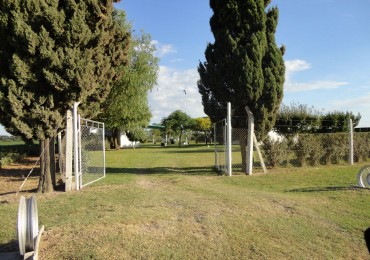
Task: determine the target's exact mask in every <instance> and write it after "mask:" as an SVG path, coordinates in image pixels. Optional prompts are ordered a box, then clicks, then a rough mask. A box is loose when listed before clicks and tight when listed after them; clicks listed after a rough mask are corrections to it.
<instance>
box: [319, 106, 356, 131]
mask: <svg viewBox="0 0 370 260" xmlns="http://www.w3.org/2000/svg"><path fill="white" fill-rule="evenodd" d="M349 118H350V119H352V123H353V126H354V127H356V126H357V125H358V124H359V123H360V120H361V114H360V113H358V114H357V116H356V115H354V114H353V113H352V112H348V111H347V112H342V111H333V112H328V113H326V114H325V115H324V116H323V117H322V118H321V127H320V129H319V131H318V132H320V133H338V132H347V131H348V119H349Z"/></svg>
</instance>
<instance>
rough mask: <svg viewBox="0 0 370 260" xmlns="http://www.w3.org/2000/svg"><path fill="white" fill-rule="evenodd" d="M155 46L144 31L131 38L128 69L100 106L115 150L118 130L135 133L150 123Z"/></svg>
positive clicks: (120, 16)
mask: <svg viewBox="0 0 370 260" xmlns="http://www.w3.org/2000/svg"><path fill="white" fill-rule="evenodd" d="M116 19H117V20H119V23H120V24H121V26H123V27H124V28H130V25H129V24H128V23H127V22H126V21H125V19H126V18H125V13H124V12H123V11H120V12H119V14H118V15H117V17H116ZM154 52H155V46H154V45H153V44H152V43H151V37H150V35H148V34H145V33H144V32H141V35H137V36H133V38H132V43H131V45H130V49H129V57H128V64H127V66H126V65H125V66H122V67H121V69H122V70H123V73H122V75H123V76H122V77H120V78H118V80H117V81H115V82H114V84H113V85H112V89H111V92H110V93H109V96H108V98H107V99H106V101H105V102H104V104H103V113H102V114H101V116H100V117H101V118H103V119H104V122H105V125H106V127H107V128H109V129H110V130H112V135H113V138H112V139H113V144H114V146H115V148H116V149H117V148H118V147H119V146H118V142H117V139H118V138H117V137H118V133H119V132H120V131H121V130H124V131H130V132H131V133H133V132H137V131H138V129H140V128H142V127H145V126H147V125H148V124H149V121H150V118H151V116H152V114H151V112H150V109H149V105H148V91H150V90H151V89H152V88H153V86H154V85H155V84H156V83H157V76H158V69H159V67H158V61H159V60H158V58H157V57H155V55H154Z"/></svg>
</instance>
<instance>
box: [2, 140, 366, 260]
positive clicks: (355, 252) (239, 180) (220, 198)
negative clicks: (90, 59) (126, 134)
mask: <svg viewBox="0 0 370 260" xmlns="http://www.w3.org/2000/svg"><path fill="white" fill-rule="evenodd" d="M106 157H107V176H106V178H105V179H103V180H102V181H99V182H96V183H94V184H93V185H91V186H88V187H86V188H84V189H83V190H82V191H78V192H76V191H73V192H70V193H61V192H60V193H59V192H55V193H52V194H46V195H44V194H39V195H37V202H38V213H39V222H40V225H45V229H46V232H45V233H44V235H43V236H42V241H41V248H40V255H39V257H40V259H369V253H368V250H367V247H366V243H365V240H364V231H365V230H367V229H368V228H370V190H368V189H358V188H355V187H354V186H355V185H356V174H357V171H358V170H359V168H360V167H361V165H355V166H327V167H316V168H280V169H279V170H274V171H270V173H268V174H255V175H253V176H234V177H227V176H218V175H217V174H215V173H214V172H213V171H212V167H213V164H214V153H213V149H212V148H207V147H206V146H187V147H182V148H179V147H177V146H171V147H159V146H150V145H147V146H144V147H142V148H139V149H136V150H119V151H107V154H106ZM13 177H14V176H13ZM2 178H5V177H4V176H2ZM0 194H2V192H1V188H0ZM7 196H8V197H4V196H0V226H1V227H2V228H1V229H0V249H1V248H6V246H7V245H10V244H12V243H13V242H14V241H13V240H15V239H16V238H17V237H16V232H15V227H16V216H17V209H18V200H17V199H12V198H10V197H9V195H7ZM12 196H15V195H12Z"/></svg>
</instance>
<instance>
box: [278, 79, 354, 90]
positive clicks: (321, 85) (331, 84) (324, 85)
mask: <svg viewBox="0 0 370 260" xmlns="http://www.w3.org/2000/svg"><path fill="white" fill-rule="evenodd" d="M345 85H348V82H338V81H311V82H305V83H296V82H292V81H290V82H289V81H287V82H285V86H284V87H285V90H286V91H288V92H303V91H312V90H319V89H320V90H323V89H336V88H339V87H341V86H345Z"/></svg>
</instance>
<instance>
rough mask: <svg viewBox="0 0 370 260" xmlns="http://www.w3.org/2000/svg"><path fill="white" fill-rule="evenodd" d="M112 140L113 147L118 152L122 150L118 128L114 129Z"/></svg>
mask: <svg viewBox="0 0 370 260" xmlns="http://www.w3.org/2000/svg"><path fill="white" fill-rule="evenodd" d="M112 139H113V147H114V149H116V150H118V149H120V145H119V142H118V139H119V129H118V128H116V127H115V128H113V129H112Z"/></svg>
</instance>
